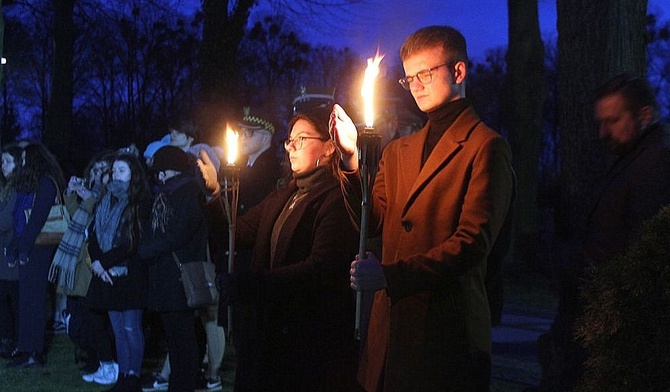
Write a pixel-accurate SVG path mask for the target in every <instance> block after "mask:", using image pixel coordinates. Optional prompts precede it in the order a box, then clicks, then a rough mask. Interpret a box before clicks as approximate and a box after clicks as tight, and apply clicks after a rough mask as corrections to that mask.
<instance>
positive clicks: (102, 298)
mask: <svg viewBox="0 0 670 392" xmlns="http://www.w3.org/2000/svg"><path fill="white" fill-rule="evenodd" d="M130 207H131V206H130V205H128V206H127V207H126V208H130ZM138 211H139V212H140V214H141V216H140V218H139V219H140V221H141V222H142V226H144V225H146V224H148V223H147V220H148V216H146V215H142V214H147V213H148V212H149V211H150V205H149V202H148V201H145V202H143V203H142V206H140V207H139V208H138ZM123 220H124V219H123V218H121V222H120V223H119V226H118V228H117V230H116V234H115V236H114V240H113V243H112V249H110V250H109V251H107V252H103V251H102V250H101V249H100V245H99V244H98V240H97V236H96V234H95V219H94V220H93V222H92V223H91V225H90V226H89V233H90V234H89V243H88V252H89V254H90V256H91V262H92V263H93V262H95V261H96V260H100V263H101V264H102V266H103V267H104V268H105V270H109V268H111V267H113V266H126V267H128V274H127V275H126V276H119V277H114V278H113V281H114V284H113V285H110V284H109V283H106V282H103V281H102V279H100V278H99V277H97V276H93V278H92V279H91V284H90V286H89V288H88V293H87V294H86V300H87V303H88V305H89V307H91V308H92V309H99V310H116V311H121V310H130V309H142V308H144V307H145V304H146V288H147V272H146V265H145V264H144V263H143V262H142V261H141V260H140V259H139V258H138V257H137V246H138V243H139V241H140V232H141V228H140V227H139V226H138V225H136V224H134V225H133V228H132V230H133V231H134V238H135V241H133V242H132V243H131V239H130V237H129V236H128V235H127V233H126V230H125V229H124V226H125V223H124V221H123Z"/></svg>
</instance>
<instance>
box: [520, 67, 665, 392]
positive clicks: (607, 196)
mask: <svg viewBox="0 0 670 392" xmlns="http://www.w3.org/2000/svg"><path fill="white" fill-rule="evenodd" d="M594 118H595V121H596V123H597V124H598V136H599V138H600V139H601V140H602V141H603V142H605V143H606V144H607V146H608V147H609V149H610V150H611V152H612V153H613V154H614V155H615V157H616V159H615V160H614V163H613V164H612V165H611V166H610V168H609V169H608V170H607V173H606V174H605V176H604V178H603V180H602V181H601V184H600V187H599V189H598V191H597V193H596V194H594V198H593V203H592V205H591V208H590V211H588V214H587V221H586V227H585V232H584V235H582V236H580V237H581V238H583V245H582V250H581V254H577V255H573V257H574V258H573V259H572V260H571V261H572V263H566V264H565V265H562V266H561V269H560V271H559V278H560V281H559V305H558V309H557V313H556V317H555V319H554V322H553V324H552V326H551V329H550V330H549V332H547V333H546V334H544V335H542V336H541V337H540V338H539V339H538V349H539V351H540V352H539V355H540V363H541V364H544V366H543V374H542V380H541V382H540V385H539V387H538V388H532V389H529V390H539V391H553V390H561V391H570V390H572V389H573V388H574V387H575V386H576V385H577V383H578V382H579V380H580V377H581V375H582V372H583V369H584V367H583V361H584V360H585V359H586V353H585V352H584V351H583V349H582V348H581V347H580V346H579V345H578V343H577V342H576V341H575V340H574V324H575V322H576V320H577V319H578V318H579V317H580V316H582V315H583V312H584V309H583V305H584V304H583V303H582V301H581V299H580V295H579V287H580V285H581V283H580V282H582V281H583V280H584V279H585V278H587V277H588V274H587V271H588V270H589V267H590V266H593V265H600V264H602V263H605V262H607V261H609V260H612V259H613V258H614V257H616V256H617V255H621V254H623V253H624V252H625V250H626V249H627V248H628V247H629V246H631V245H632V244H633V243H634V242H636V241H637V240H638V239H639V234H640V233H639V230H640V228H641V224H642V222H644V221H646V220H648V219H650V218H651V217H653V216H655V215H656V214H658V212H659V211H660V210H661V208H662V207H664V206H666V205H668V204H670V129H669V128H668V126H667V125H664V124H662V123H661V122H660V121H659V116H658V105H657V102H656V98H655V96H654V92H653V89H652V88H651V87H650V86H649V84H648V83H647V82H646V81H645V80H644V79H641V78H639V77H633V76H631V75H630V74H625V73H624V74H620V75H617V76H615V77H613V78H611V79H609V80H608V81H606V82H605V83H604V84H603V85H602V86H600V87H599V88H598V89H597V90H596V92H595V94H594Z"/></svg>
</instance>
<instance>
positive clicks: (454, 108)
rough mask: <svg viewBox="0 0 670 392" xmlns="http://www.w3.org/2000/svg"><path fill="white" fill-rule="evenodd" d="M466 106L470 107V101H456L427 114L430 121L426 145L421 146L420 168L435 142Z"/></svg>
mask: <svg viewBox="0 0 670 392" xmlns="http://www.w3.org/2000/svg"><path fill="white" fill-rule="evenodd" d="M468 106H470V101H469V100H468V99H467V98H463V99H459V100H457V101H451V102H447V103H444V104H442V106H440V107H438V108H437V109H435V110H433V111H432V112H429V113H427V114H428V120H429V121H430V128H429V129H428V136H427V137H426V144H424V145H423V155H422V156H421V166H422V167H423V164H424V163H426V161H427V160H428V157H429V156H430V154H431V153H432V152H433V149H434V148H435V146H436V145H437V142H438V141H439V140H440V139H441V138H442V136H443V135H444V133H445V132H446V131H447V129H449V127H451V125H452V124H453V123H454V121H456V118H457V117H458V116H459V115H460V114H461V113H462V112H463V110H465V108H467V107H468Z"/></svg>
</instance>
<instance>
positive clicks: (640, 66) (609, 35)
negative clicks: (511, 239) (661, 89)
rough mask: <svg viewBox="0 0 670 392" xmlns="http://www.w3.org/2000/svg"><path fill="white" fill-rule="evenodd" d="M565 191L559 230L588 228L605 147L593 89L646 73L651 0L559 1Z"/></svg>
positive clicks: (566, 236)
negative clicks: (595, 114) (621, 75)
mask: <svg viewBox="0 0 670 392" xmlns="http://www.w3.org/2000/svg"><path fill="white" fill-rule="evenodd" d="M557 10H558V89H559V98H558V113H559V120H558V121H559V128H560V131H561V134H560V136H561V141H560V156H561V179H560V184H561V195H560V204H559V206H558V213H557V214H556V216H557V233H558V234H559V235H560V236H561V237H562V238H563V239H570V238H571V237H573V236H574V235H575V234H577V233H580V230H581V229H583V227H584V223H585V222H584V218H585V215H586V213H587V211H588V206H589V204H590V202H591V200H590V199H589V197H590V195H591V194H593V191H594V184H597V183H598V179H599V178H600V176H601V175H602V173H603V171H604V170H605V167H606V164H607V159H606V154H605V149H604V146H603V145H602V143H601V142H600V141H599V140H598V135H597V130H596V129H595V127H594V125H593V120H592V119H593V105H592V102H591V99H590V97H591V94H592V93H593V91H594V90H595V89H596V88H597V87H598V86H599V85H600V84H602V83H603V82H605V81H606V80H607V79H609V78H611V77H612V76H614V75H616V74H618V73H621V72H624V71H625V72H629V73H631V74H634V75H640V76H642V75H644V70H645V53H646V45H645V32H646V25H645V20H646V12H647V1H646V0H602V1H592V0H557Z"/></svg>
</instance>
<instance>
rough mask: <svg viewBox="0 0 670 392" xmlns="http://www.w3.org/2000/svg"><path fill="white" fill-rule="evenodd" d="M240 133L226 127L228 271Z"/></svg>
mask: <svg viewBox="0 0 670 392" xmlns="http://www.w3.org/2000/svg"><path fill="white" fill-rule="evenodd" d="M237 139H238V134H237V133H236V132H235V131H233V130H232V129H230V127H226V159H227V164H226V165H225V166H224V167H223V183H222V184H221V189H222V190H223V197H222V199H223V204H224V210H225V212H226V220H227V221H228V273H229V274H232V273H233V272H235V232H236V226H237V206H238V197H239V194H240V168H239V167H238V166H235V160H236V159H237ZM232 330H233V312H232V308H231V307H230V306H229V307H228V331H232Z"/></svg>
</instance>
